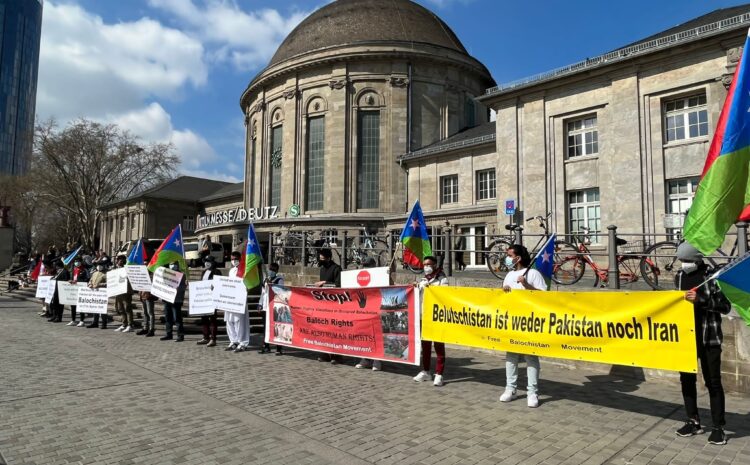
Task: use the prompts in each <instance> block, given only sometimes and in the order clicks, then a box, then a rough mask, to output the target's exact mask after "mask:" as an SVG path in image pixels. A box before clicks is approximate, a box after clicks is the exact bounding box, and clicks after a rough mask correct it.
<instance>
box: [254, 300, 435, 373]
mask: <svg viewBox="0 0 750 465" xmlns="http://www.w3.org/2000/svg"><path fill="white" fill-rule="evenodd" d="M269 292H270V294H269V307H270V308H269V311H268V312H266V318H267V320H266V321H267V325H266V335H265V341H266V342H269V343H273V344H279V345H286V346H290V347H298V348H301V349H308V350H316V351H321V352H327V353H333V354H339V355H351V356H355V357H364V358H370V359H377V360H387V361H391V362H399V363H407V364H411V365H417V364H418V363H419V358H420V347H421V346H420V344H419V318H418V316H417V315H418V312H417V310H416V308H417V307H416V301H415V299H416V295H417V293H416V292H415V290H414V287H412V286H403V287H401V286H399V287H396V286H394V287H382V288H373V287H370V288H364V289H336V288H299V287H283V286H270V288H269Z"/></svg>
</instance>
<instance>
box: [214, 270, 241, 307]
mask: <svg viewBox="0 0 750 465" xmlns="http://www.w3.org/2000/svg"><path fill="white" fill-rule="evenodd" d="M213 281H214V292H213V295H214V305H215V306H216V309H217V310H223V311H225V312H230V313H246V312H247V288H246V287H245V283H243V282H242V279H240V278H229V277H227V276H214V279H213Z"/></svg>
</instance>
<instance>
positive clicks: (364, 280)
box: [357, 270, 370, 287]
mask: <svg viewBox="0 0 750 465" xmlns="http://www.w3.org/2000/svg"><path fill="white" fill-rule="evenodd" d="M357 284H359V285H360V286H362V287H367V285H368V284H370V272H369V271H366V270H362V271H360V272H359V273H358V274H357Z"/></svg>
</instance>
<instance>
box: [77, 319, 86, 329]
mask: <svg viewBox="0 0 750 465" xmlns="http://www.w3.org/2000/svg"><path fill="white" fill-rule="evenodd" d="M76 326H78V327H79V328H83V327H84V326H86V323H84V322H83V321H79V322H78V324H77V325H76Z"/></svg>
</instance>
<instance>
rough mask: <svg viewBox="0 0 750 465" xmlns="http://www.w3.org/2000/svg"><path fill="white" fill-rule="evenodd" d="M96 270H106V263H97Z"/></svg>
mask: <svg viewBox="0 0 750 465" xmlns="http://www.w3.org/2000/svg"><path fill="white" fill-rule="evenodd" d="M96 271H104V265H97V266H96Z"/></svg>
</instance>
